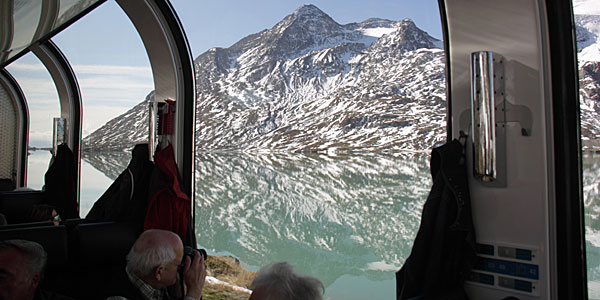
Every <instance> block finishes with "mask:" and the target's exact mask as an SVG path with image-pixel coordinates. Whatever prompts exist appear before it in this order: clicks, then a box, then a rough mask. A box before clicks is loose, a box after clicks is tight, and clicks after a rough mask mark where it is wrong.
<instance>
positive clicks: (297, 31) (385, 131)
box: [84, 1, 600, 152]
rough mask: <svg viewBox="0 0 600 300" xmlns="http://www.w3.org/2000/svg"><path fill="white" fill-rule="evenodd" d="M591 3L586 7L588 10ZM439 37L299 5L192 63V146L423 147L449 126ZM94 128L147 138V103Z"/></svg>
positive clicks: (591, 83)
mask: <svg viewBox="0 0 600 300" xmlns="http://www.w3.org/2000/svg"><path fill="white" fill-rule="evenodd" d="M597 6H598V5H597V4H594V3H592V4H590V2H589V1H575V13H576V16H575V20H576V32H577V47H578V58H579V62H580V95H581V120H582V140H583V149H584V150H600V115H599V114H600V102H599V101H600V74H599V73H598V72H599V70H600V15H598V12H600V9H596V7H597ZM587 12H589V14H584V13H587ZM440 47H441V42H440V41H439V40H436V39H434V38H432V37H431V36H429V35H428V34H427V33H425V32H423V31H422V30H420V29H419V28H418V27H417V26H416V25H415V24H414V23H413V22H412V21H411V20H409V19H405V20H402V21H399V22H395V21H390V20H383V19H369V20H366V21H363V22H360V23H351V24H346V25H341V24H338V23H337V22H335V21H334V20H333V19H332V18H331V17H329V16H328V15H327V14H325V13H324V12H322V11H321V10H319V9H318V8H317V7H315V6H313V5H305V6H302V7H300V8H298V9H297V10H296V11H295V12H293V13H292V14H290V15H288V16H287V17H285V18H284V19H283V20H282V21H281V22H279V23H278V24H276V25H275V26H274V27H272V28H270V29H267V30H263V31H261V32H259V33H256V34H252V35H249V36H247V37H245V38H243V39H242V40H240V41H239V42H237V43H236V44H234V45H233V46H231V47H229V48H213V49H210V50H209V51H207V52H205V53H204V54H202V55H200V56H198V57H197V58H196V59H195V61H194V65H195V68H196V84H197V99H198V102H197V113H196V116H197V119H196V146H197V148H198V150H245V151H265V152H273V151H276V152H320V151H327V152H330V151H334V152H370V151H380V152H381V151H383V152H386V151H398V150H411V151H420V150H427V149H430V148H431V147H432V146H433V145H434V144H435V143H436V142H437V141H441V140H443V139H444V136H445V75H444V58H443V55H444V54H443V51H442V50H441V49H440ZM152 97H153V94H152V93H151V94H150V95H148V97H147V98H146V100H145V101H144V102H142V103H140V104H139V105H137V106H136V107H134V108H132V109H131V110H130V111H128V112H127V113H125V114H124V115H121V116H119V117H117V118H115V119H113V120H111V121H110V122H108V123H107V124H106V125H105V126H103V127H102V128H100V129H98V130H97V131H96V132H94V133H92V134H91V135H89V136H88V137H86V139H85V140H84V145H85V147H86V148H87V147H91V148H96V149H124V148H131V147H133V145H134V144H135V143H137V142H142V141H145V140H146V139H147V138H146V136H147V126H148V125H147V123H148V122H147V104H146V102H147V101H149V100H150V99H152Z"/></svg>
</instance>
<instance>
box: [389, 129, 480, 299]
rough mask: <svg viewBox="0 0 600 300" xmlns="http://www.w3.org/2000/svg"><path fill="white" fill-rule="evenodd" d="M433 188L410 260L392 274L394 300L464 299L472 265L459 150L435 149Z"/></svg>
mask: <svg viewBox="0 0 600 300" xmlns="http://www.w3.org/2000/svg"><path fill="white" fill-rule="evenodd" d="M430 168H431V175H432V178H433V187H432V188H431V191H430V192H429V196H428V197H427V201H426V202H425V205H424V207H423V214H422V216H421V225H420V227H419V231H418V232H417V237H416V238H415V241H414V244H413V248H412V250H411V253H410V256H409V257H408V258H407V259H406V261H405V263H404V265H403V266H402V268H401V269H400V270H399V271H398V272H396V299H397V300H400V299H468V298H467V296H466V294H465V292H464V289H463V283H464V280H465V279H466V278H467V276H468V274H469V272H470V270H471V267H472V266H473V264H474V261H475V259H476V254H475V253H476V252H475V230H474V227H473V220H472V218H471V204H470V197H469V187H468V184H467V171H466V166H465V163H464V154H463V146H462V145H461V144H460V142H459V141H457V140H454V141H452V142H449V143H446V144H445V145H443V146H440V147H437V148H434V149H433V150H432V154H431V161H430Z"/></svg>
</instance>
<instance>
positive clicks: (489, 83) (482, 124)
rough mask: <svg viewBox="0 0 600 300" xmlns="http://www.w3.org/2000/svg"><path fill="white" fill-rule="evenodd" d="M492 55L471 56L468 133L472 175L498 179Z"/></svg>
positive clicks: (485, 179) (490, 179)
mask: <svg viewBox="0 0 600 300" xmlns="http://www.w3.org/2000/svg"><path fill="white" fill-rule="evenodd" d="M494 71H495V70H494V53H493V52H491V51H479V52H473V53H471V120H472V126H471V128H472V129H471V131H472V132H471V133H472V135H471V136H472V137H473V139H472V140H473V156H474V157H473V160H474V170H475V176H477V177H478V178H480V179H481V180H483V181H484V182H491V181H493V180H495V179H496V178H497V157H496V155H497V153H496V144H497V140H496V113H495V106H496V99H495V95H494V94H495V86H494V84H495V83H494Z"/></svg>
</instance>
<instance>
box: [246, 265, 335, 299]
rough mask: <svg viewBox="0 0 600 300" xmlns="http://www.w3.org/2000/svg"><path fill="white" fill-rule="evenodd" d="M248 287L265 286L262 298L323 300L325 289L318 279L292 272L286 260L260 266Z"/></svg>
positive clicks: (291, 267)
mask: <svg viewBox="0 0 600 300" xmlns="http://www.w3.org/2000/svg"><path fill="white" fill-rule="evenodd" d="M250 288H251V289H257V288H266V290H267V292H266V295H265V297H264V298H262V299H264V300H323V293H324V291H325V287H324V286H323V283H321V281H320V280H319V279H317V278H315V277H312V276H307V275H302V274H298V273H296V272H294V270H293V266H292V265H291V264H289V263H287V262H276V263H273V264H271V265H268V266H265V267H263V268H261V269H260V270H259V271H258V274H257V275H256V278H254V281H253V282H252V285H251V287H250Z"/></svg>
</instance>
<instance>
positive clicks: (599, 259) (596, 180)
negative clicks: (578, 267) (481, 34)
mask: <svg viewBox="0 0 600 300" xmlns="http://www.w3.org/2000/svg"><path fill="white" fill-rule="evenodd" d="M573 6H574V12H575V26H576V27H575V29H576V35H577V56H578V59H579V88H580V90H579V96H580V99H579V100H580V109H581V142H582V151H583V155H582V159H583V164H582V166H583V196H584V204H585V237H586V255H587V278H588V294H589V298H590V299H598V298H600V222H599V218H598V217H599V216H600V172H599V170H600V169H599V167H600V155H599V154H598V153H599V151H600V115H599V112H600V105H599V103H600V102H599V101H600V54H599V53H600V52H599V50H600V39H599V37H600V4H599V3H598V1H583V0H576V1H573Z"/></svg>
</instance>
